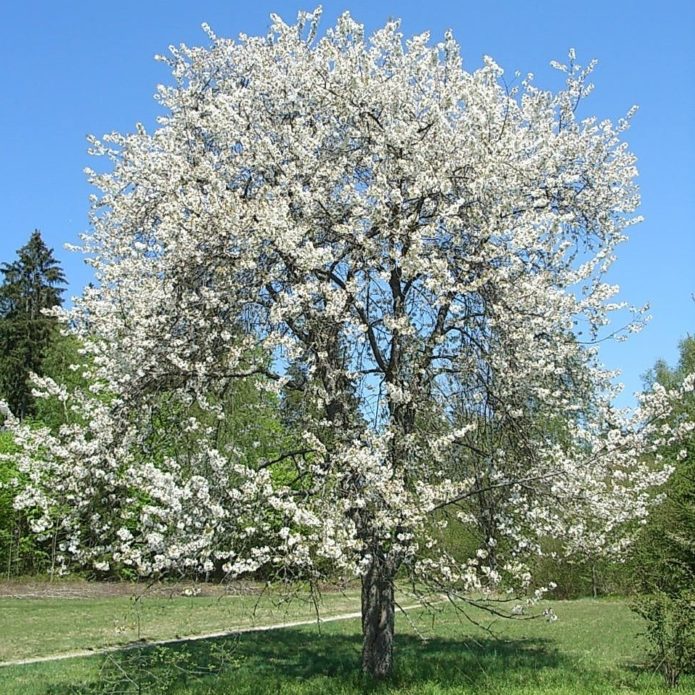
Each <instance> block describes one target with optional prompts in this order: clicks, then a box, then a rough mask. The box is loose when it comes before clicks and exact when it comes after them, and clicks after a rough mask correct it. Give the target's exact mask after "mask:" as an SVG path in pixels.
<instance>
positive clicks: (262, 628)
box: [0, 603, 431, 667]
mask: <svg viewBox="0 0 695 695" xmlns="http://www.w3.org/2000/svg"><path fill="white" fill-rule="evenodd" d="M430 605H431V604H430ZM424 607H425V606H424V605H423V604H422V603H414V604H411V605H409V606H400V607H399V608H400V610H401V611H409V610H413V609H415V608H424ZM361 615H362V614H361V613H360V612H359V611H357V612H355V613H341V614H338V615H331V616H328V617H326V618H320V619H319V621H318V622H319V623H320V624H324V623H333V622H336V621H338V620H354V619H355V618H359V617H360V616H361ZM316 622H317V621H316V619H315V618H314V619H312V620H294V621H292V622H287V623H276V624H274V625H253V626H250V627H239V628H236V629H233V630H225V631H223V632H208V633H205V634H203V635H190V636H188V637H177V638H175V639H165V640H155V641H152V642H149V641H140V642H135V643H132V644H126V645H120V646H113V647H101V648H99V649H83V650H80V651H73V652H63V653H62V654H53V655H49V656H33V657H30V658H28V659H15V660H14V661H2V662H0V667H3V666H24V665H26V664H40V663H43V662H46V661H61V660H63V659H75V658H78V657H82V656H95V655H98V654H110V653H113V652H121V651H125V650H127V649H138V648H141V647H160V646H164V645H168V644H181V643H183V642H198V641H200V640H206V639H216V638H219V637H232V636H234V635H239V634H243V633H245V632H268V631H270V630H282V629H283V628H287V627H301V626H303V625H315V624H316Z"/></svg>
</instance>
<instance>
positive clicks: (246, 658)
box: [0, 598, 695, 695]
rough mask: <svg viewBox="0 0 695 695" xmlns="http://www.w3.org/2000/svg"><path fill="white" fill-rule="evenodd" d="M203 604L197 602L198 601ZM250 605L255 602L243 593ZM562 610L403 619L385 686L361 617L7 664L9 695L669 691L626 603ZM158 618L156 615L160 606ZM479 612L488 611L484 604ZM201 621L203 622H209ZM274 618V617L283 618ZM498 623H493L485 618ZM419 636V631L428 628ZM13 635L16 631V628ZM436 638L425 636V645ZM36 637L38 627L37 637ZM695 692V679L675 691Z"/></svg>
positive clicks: (4, 676)
mask: <svg viewBox="0 0 695 695" xmlns="http://www.w3.org/2000/svg"><path fill="white" fill-rule="evenodd" d="M192 600H193V599H192ZM241 602H248V598H247V599H241ZM552 605H553V608H554V610H555V612H556V613H557V614H558V616H559V620H558V621H557V622H554V623H547V622H545V621H543V620H534V621H524V622H511V621H502V620H499V621H497V622H495V623H493V624H492V625H491V626H490V631H486V630H483V629H481V628H479V627H476V626H475V625H473V624H472V623H470V622H469V621H467V620H466V619H465V618H464V617H463V616H461V615H460V613H459V612H457V611H456V610H455V609H453V608H451V607H450V606H448V605H446V606H442V607H441V610H440V611H439V612H438V613H437V614H436V615H435V616H434V621H433V618H432V616H431V615H429V614H428V613H426V612H425V611H414V612H411V613H410V614H409V616H410V618H411V620H412V623H413V624H410V621H409V620H408V619H407V618H405V617H403V616H400V617H399V618H398V622H397V637H396V673H395V675H394V678H393V679H392V680H391V681H390V682H388V683H384V684H372V683H369V682H366V681H365V680H364V679H363V678H362V677H361V675H360V674H359V670H358V669H359V653H360V630H359V621H357V620H349V621H343V622H335V623H327V624H325V625H323V626H321V629H320V631H319V629H318V628H317V626H316V625H312V626H307V627H301V628H299V627H295V628H285V629H282V630H275V631H272V632H264V633H247V634H243V635H240V636H238V637H228V638H220V639H214V640H203V641H199V642H191V643H186V644H179V645H176V646H172V647H166V648H138V649H134V650H129V651H124V652H118V653H114V654H109V655H105V656H103V655H102V656H98V657H97V656H95V657H90V658H80V659H71V660H69V661H62V662H52V663H42V664H34V665H29V666H22V667H5V668H2V669H0V693H3V695H15V694H16V695H34V694H36V695H38V694H39V693H41V694H43V695H67V694H68V693H74V694H76V695H77V694H87V693H90V694H91V693H102V694H104V695H105V694H106V693H114V694H115V693H138V692H140V693H162V694H164V693H176V694H181V695H183V694H184V693H185V694H188V695H206V694H210V695H212V694H213V693H218V694H219V693H247V694H249V695H264V694H265V693H282V694H283V695H284V693H288V694H290V695H292V694H296V695H309V694H312V695H313V694H317V695H319V694H323V693H327V694H332V693H343V694H347V693H355V694H356V693H363V692H374V693H400V694H403V695H405V694H407V695H421V694H422V695H443V694H453V693H485V694H486V695H487V694H490V695H508V694H509V695H532V694H533V695H541V694H542V695H551V694H552V695H576V694H582V693H590V694H595V695H604V694H610V693H616V694H617V693H620V694H621V695H627V694H628V693H644V694H655V693H665V692H668V691H666V690H665V689H664V688H663V687H662V685H661V678H660V676H658V675H657V674H653V673H645V672H643V671H642V670H641V669H640V668H639V666H640V664H639V659H640V658H641V655H642V649H643V644H642V642H641V641H640V638H639V637H638V636H637V633H638V632H639V631H640V629H641V626H640V623H639V621H638V619H637V618H636V617H635V616H634V615H633V614H632V613H631V612H630V611H629V609H628V607H627V605H626V603H625V602H622V601H614V600H610V601H608V600H599V601H594V600H580V601H567V602H554V603H553V604H552ZM153 615H154V614H153ZM470 617H472V618H474V619H475V620H481V619H483V620H484V619H485V616H484V615H483V614H481V613H479V612H477V611H473V612H471V613H470ZM201 620H202V618H201ZM273 621H274V622H275V621H276V618H275V617H274V620H273ZM487 622H488V623H489V621H487ZM418 633H419V634H418ZM6 634H8V633H6ZM422 637H424V638H426V640H427V641H426V642H423V641H422ZM35 639H36V641H37V642H41V641H42V638H41V636H40V635H36V634H35ZM676 692H677V693H678V695H682V694H683V693H695V677H693V676H689V677H687V678H685V679H684V680H683V682H682V684H681V686H680V687H679V688H678V690H677V691H676Z"/></svg>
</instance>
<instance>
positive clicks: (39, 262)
mask: <svg viewBox="0 0 695 695" xmlns="http://www.w3.org/2000/svg"><path fill="white" fill-rule="evenodd" d="M17 256H18V258H17V260H15V261H13V262H11V263H3V264H2V265H1V266H0V273H2V275H3V282H2V286H0V394H2V398H3V399H4V400H6V401H7V403H8V404H9V406H10V408H11V409H12V412H13V413H14V414H15V415H16V416H18V417H19V418H20V419H21V418H24V417H26V416H27V415H30V414H31V413H32V412H33V407H34V404H33V398H32V395H31V390H32V387H31V384H30V383H29V375H30V374H31V373H32V372H34V373H36V374H41V373H42V362H43V358H44V356H45V354H46V351H47V349H48V347H49V345H50V343H51V340H52V339H53V337H54V332H55V330H56V325H57V324H56V320H55V318H53V317H51V316H46V315H45V314H44V313H43V312H44V310H46V309H53V308H55V307H58V306H60V305H61V304H62V299H61V297H62V294H63V292H64V290H65V288H64V286H65V284H66V279H65V274H64V273H63V270H62V268H61V267H60V264H59V263H58V261H57V260H56V258H55V256H54V255H53V250H52V249H49V248H48V247H47V246H46V244H45V243H44V241H43V239H42V238H41V233H40V232H39V231H38V230H35V231H34V232H33V233H32V235H31V238H30V239H29V241H28V242H27V244H26V245H25V246H23V247H22V248H21V249H19V250H18V251H17Z"/></svg>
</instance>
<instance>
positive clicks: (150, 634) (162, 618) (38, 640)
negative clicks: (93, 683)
mask: <svg viewBox="0 0 695 695" xmlns="http://www.w3.org/2000/svg"><path fill="white" fill-rule="evenodd" d="M177 594H178V595H175V596H172V597H167V596H162V595H161V594H158V593H148V592H147V591H146V590H142V592H140V593H135V594H134V595H132V596H127V595H125V596H112V597H97V598H70V599H68V598H63V597H60V598H58V597H53V598H30V599H17V598H0V616H1V618H0V625H1V631H2V635H3V637H4V639H0V662H3V661H11V660H15V659H24V658H30V657H37V656H46V655H57V654H61V653H64V652H72V651H82V650H87V649H99V648H102V647H110V646H115V645H124V644H128V643H132V642H137V641H138V640H144V641H154V640H165V639H175V638H179V637H182V636H192V635H200V634H207V633H211V632H229V631H233V630H235V629H238V628H243V627H250V626H253V625H269V624H277V623H284V622H292V621H297V620H310V619H312V618H314V617H315V615H316V608H315V605H314V603H313V602H312V601H311V600H309V597H308V596H307V594H302V595H300V596H299V597H297V598H294V599H293V600H292V601H286V600H285V599H284V598H283V597H282V596H281V595H279V594H277V593H276V594H273V593H270V592H262V593H260V592H259V593H251V594H249V593H246V594H236V595H225V594H221V595H218V596H183V595H180V592H177ZM359 606H360V598H359V592H358V591H357V590H350V591H346V592H335V591H331V592H324V593H323V594H322V595H321V614H322V615H324V614H325V615H335V614H340V613H349V612H354V611H358V610H359ZM0 693H2V691H1V690H0Z"/></svg>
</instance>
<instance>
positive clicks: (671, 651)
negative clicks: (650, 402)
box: [633, 336, 695, 686]
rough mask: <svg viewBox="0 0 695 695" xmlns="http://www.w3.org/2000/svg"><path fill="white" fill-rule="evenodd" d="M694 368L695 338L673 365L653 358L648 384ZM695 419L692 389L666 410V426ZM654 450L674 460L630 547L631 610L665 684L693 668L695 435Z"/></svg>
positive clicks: (660, 384) (668, 384) (676, 380)
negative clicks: (668, 412) (659, 499)
mask: <svg viewBox="0 0 695 695" xmlns="http://www.w3.org/2000/svg"><path fill="white" fill-rule="evenodd" d="M693 372H695V338H693V337H692V336H689V337H687V338H686V339H685V340H683V341H682V342H681V345H680V359H679V362H678V365H677V366H676V367H675V368H670V367H669V366H668V365H666V364H665V363H664V362H659V363H657V365H656V367H655V368H654V369H653V370H652V372H651V373H650V375H649V381H650V384H651V388H652V389H663V388H674V387H677V386H679V385H680V384H681V383H683V381H684V380H686V379H687V378H688V375H689V374H692V373H693ZM687 421H691V422H692V421H695V395H694V394H692V393H691V394H690V395H689V396H688V397H687V398H686V399H684V400H683V401H682V403H681V405H680V406H679V407H678V408H677V409H675V410H674V412H673V413H672V414H671V416H670V426H673V425H677V423H678V422H687ZM659 444H660V446H659V450H658V454H657V456H658V457H659V459H663V460H665V461H667V462H669V463H670V464H671V465H673V466H674V469H675V470H674V473H673V475H672V476H671V478H670V479H669V481H668V483H667V484H666V485H665V487H664V489H663V496H664V498H663V501H662V502H661V503H660V504H659V505H658V506H657V507H656V508H655V509H654V511H653V512H652V513H651V515H650V517H649V520H648V522H647V524H646V526H645V527H644V528H643V530H642V531H641V533H640V535H639V537H638V539H637V542H636V545H635V550H634V553H633V565H634V572H635V578H636V583H637V587H636V588H637V591H638V592H639V594H638V596H637V598H636V599H635V600H634V602H633V608H634V610H635V611H636V612H637V613H639V614H640V615H641V616H642V617H643V618H644V619H645V620H646V621H647V633H646V634H647V638H648V639H649V642H650V648H651V649H650V656H651V659H652V662H653V665H654V666H655V667H656V668H658V670H659V671H660V672H661V673H662V674H663V676H664V678H665V679H666V681H667V683H669V685H672V686H674V685H676V684H677V683H678V680H679V678H680V675H681V674H682V673H688V672H693V670H695V435H694V434H693V433H691V434H690V436H689V437H688V438H687V439H686V440H684V441H682V442H680V443H679V444H678V445H677V446H673V445H668V444H664V443H662V442H659Z"/></svg>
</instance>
